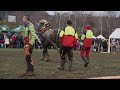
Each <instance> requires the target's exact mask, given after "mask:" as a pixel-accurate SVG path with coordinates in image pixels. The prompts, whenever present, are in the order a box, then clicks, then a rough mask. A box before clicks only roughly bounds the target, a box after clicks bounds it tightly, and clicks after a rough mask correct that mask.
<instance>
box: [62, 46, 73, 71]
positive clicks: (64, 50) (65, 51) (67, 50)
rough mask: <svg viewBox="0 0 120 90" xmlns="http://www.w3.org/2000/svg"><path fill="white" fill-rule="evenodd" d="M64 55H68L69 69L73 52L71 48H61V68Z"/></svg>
mask: <svg viewBox="0 0 120 90" xmlns="http://www.w3.org/2000/svg"><path fill="white" fill-rule="evenodd" d="M66 54H67V55H68V59H69V69H71V67H72V60H73V52H72V47H66V46H62V48H61V50H60V56H61V67H62V68H64V66H65V59H66V58H65V56H66Z"/></svg>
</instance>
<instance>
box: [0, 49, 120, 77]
mask: <svg viewBox="0 0 120 90" xmlns="http://www.w3.org/2000/svg"><path fill="white" fill-rule="evenodd" d="M49 54H50V58H51V61H50V62H43V61H40V58H41V57H42V50H41V49H34V53H33V59H34V67H35V74H36V76H32V77H27V76H25V77H19V76H20V75H22V74H23V73H24V72H25V71H26V61H25V59H24V53H23V49H0V79H86V78H92V77H101V76H117V75H120V54H108V53H106V54H105V53H91V58H90V60H91V62H90V64H89V67H87V68H85V67H83V64H84V63H83V61H82V59H81V58H80V56H79V52H78V51H74V63H73V70H72V71H67V66H68V65H67V63H66V70H64V71H61V70H58V69H57V67H58V65H59V64H60V57H59V54H58V53H57V51H56V50H49Z"/></svg>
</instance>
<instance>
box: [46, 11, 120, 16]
mask: <svg viewBox="0 0 120 90" xmlns="http://www.w3.org/2000/svg"><path fill="white" fill-rule="evenodd" d="M47 12H48V13H49V15H54V14H55V11H47ZM57 12H59V13H65V12H67V13H71V12H72V11H57ZM89 12H93V13H94V14H95V15H102V14H103V13H104V11H86V13H89ZM117 15H118V16H119V15H120V11H117Z"/></svg>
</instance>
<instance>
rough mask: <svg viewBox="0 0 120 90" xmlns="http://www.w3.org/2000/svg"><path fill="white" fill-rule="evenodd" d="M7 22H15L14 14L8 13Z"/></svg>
mask: <svg viewBox="0 0 120 90" xmlns="http://www.w3.org/2000/svg"><path fill="white" fill-rule="evenodd" d="M8 22H16V16H12V15H8Z"/></svg>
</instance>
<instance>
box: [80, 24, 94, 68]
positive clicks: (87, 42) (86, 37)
mask: <svg viewBox="0 0 120 90" xmlns="http://www.w3.org/2000/svg"><path fill="white" fill-rule="evenodd" d="M92 37H93V32H92V30H91V26H90V25H89V24H87V25H86V31H85V32H84V33H83V34H82V37H81V40H82V42H83V45H82V49H81V51H80V56H81V57H82V59H83V60H84V62H85V64H84V67H87V66H88V64H89V53H90V49H91V46H92ZM85 53H86V58H85V56H84V54H85Z"/></svg>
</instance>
